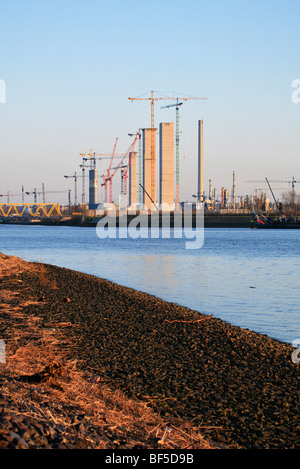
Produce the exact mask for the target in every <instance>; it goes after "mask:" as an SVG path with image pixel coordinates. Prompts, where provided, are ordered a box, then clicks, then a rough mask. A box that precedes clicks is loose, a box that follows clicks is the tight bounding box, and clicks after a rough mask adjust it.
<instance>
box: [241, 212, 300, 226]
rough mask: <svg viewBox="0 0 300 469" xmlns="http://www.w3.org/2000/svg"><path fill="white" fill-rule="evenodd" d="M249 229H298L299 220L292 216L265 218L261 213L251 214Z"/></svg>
mask: <svg viewBox="0 0 300 469" xmlns="http://www.w3.org/2000/svg"><path fill="white" fill-rule="evenodd" d="M250 223H251V228H258V229H267V228H273V229H297V228H298V229H299V228H300V220H299V219H298V218H297V217H294V216H293V215H291V216H288V217H286V216H285V215H281V216H276V217H266V216H264V215H263V214H261V213H255V212H253V213H252V214H251V216H250Z"/></svg>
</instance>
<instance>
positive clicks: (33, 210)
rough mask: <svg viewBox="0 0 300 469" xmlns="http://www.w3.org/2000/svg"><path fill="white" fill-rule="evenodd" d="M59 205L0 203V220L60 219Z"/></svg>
mask: <svg viewBox="0 0 300 469" xmlns="http://www.w3.org/2000/svg"><path fill="white" fill-rule="evenodd" d="M61 217H62V214H61V211H60V204H52V203H33V204H26V203H12V204H11V203H6V204H5V203H0V218H5V219H8V218H26V219H29V218H34V219H41V218H61Z"/></svg>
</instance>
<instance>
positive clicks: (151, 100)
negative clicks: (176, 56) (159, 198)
mask: <svg viewBox="0 0 300 469" xmlns="http://www.w3.org/2000/svg"><path fill="white" fill-rule="evenodd" d="M153 93H154V91H151V96H150V97H148V98H142V97H137V98H132V97H129V98H128V99H129V100H130V101H131V102H133V101H141V100H146V101H150V102H151V197H152V199H155V198H156V194H154V180H155V179H154V178H155V174H156V168H155V160H154V139H155V136H154V102H155V101H158V100H169V101H175V100H177V104H175V106H176V113H177V114H178V109H179V105H180V106H181V105H182V104H183V103H181V104H179V102H178V100H179V99H180V100H182V101H188V100H191V99H207V98H199V97H192V96H189V97H187V96H186V97H176V96H174V93H173V96H157V97H154V94H153ZM177 108H178V109H177ZM178 117H179V116H178ZM176 124H177V126H176V206H179V153H178V156H177V151H178V152H179V119H178V123H177V120H176Z"/></svg>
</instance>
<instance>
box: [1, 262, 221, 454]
mask: <svg viewBox="0 0 300 469" xmlns="http://www.w3.org/2000/svg"><path fill="white" fill-rule="evenodd" d="M25 270H31V271H32V270H34V271H35V273H36V274H37V275H39V277H40V278H41V279H44V281H45V282H47V277H46V275H45V270H44V268H43V267H42V266H41V268H40V267H39V266H38V265H34V266H33V265H32V264H27V263H26V262H24V261H21V260H20V259H18V258H15V257H8V256H3V255H2V254H0V279H4V278H8V277H9V276H16V275H18V274H20V273H21V272H24V271H25ZM8 280H9V281H7V287H5V289H3V290H0V302H1V308H0V318H1V317H4V316H5V314H6V315H9V320H8V328H9V333H8V334H7V335H6V337H7V339H5V340H6V363H5V364H0V369H1V371H2V372H3V373H5V374H6V376H7V377H9V379H11V381H12V382H15V383H16V384H15V386H16V389H15V392H14V393H13V394H11V392H10V391H9V389H11V388H7V389H5V386H4V388H2V393H4V395H5V392H6V393H9V392H10V396H9V397H10V399H12V400H13V402H14V403H15V407H16V406H19V408H20V409H22V411H20V414H23V415H27V416H30V417H31V418H35V419H38V420H39V421H40V422H43V421H44V422H45V421H49V420H50V421H53V422H54V423H55V425H59V426H60V427H61V428H67V427H68V425H69V423H68V422H67V421H66V415H65V412H64V409H67V408H68V407H69V406H75V408H76V409H77V411H78V412H81V413H84V414H85V415H86V416H87V417H88V418H89V421H90V423H91V424H92V425H93V426H94V427H97V429H98V433H99V434H101V435H104V437H103V439H101V443H99V442H98V443H97V448H102V449H105V448H109V447H110V446H109V444H111V440H109V439H107V438H105V434H106V432H113V433H114V434H115V435H116V438H117V439H118V438H119V439H120V440H121V439H122V438H124V437H126V438H127V440H128V438H129V439H130V440H132V441H133V442H135V443H137V444H138V443H142V444H143V445H144V447H148V448H153V446H151V443H149V445H150V446H147V441H148V440H149V441H151V438H152V442H153V437H156V442H157V440H158V439H159V440H158V442H157V443H156V447H159V448H161V449H164V448H173V449H183V448H189V449H216V447H217V446H215V445H213V444H211V443H209V442H208V441H207V440H205V438H204V437H203V436H202V434H201V432H200V429H199V427H197V426H195V425H194V423H193V422H190V423H186V424H179V423H178V422H176V421H174V420H173V421H170V420H166V419H165V418H163V417H162V416H160V415H158V414H156V413H155V412H154V411H153V410H152V409H151V408H150V407H148V406H147V404H146V403H144V402H139V401H135V400H131V399H128V398H127V397H126V396H125V395H124V394H123V393H122V392H121V391H120V390H118V389H112V387H111V386H110V385H109V384H108V382H107V381H106V380H105V379H104V378H103V377H101V376H93V374H92V373H91V372H88V371H80V370H79V368H78V367H77V363H76V362H75V361H72V360H67V361H66V358H65V355H64V353H63V352H62V351H65V350H68V349H69V350H70V349H72V343H69V342H68V339H66V335H65V334H64V333H63V330H64V329H65V327H68V324H67V323H66V324H65V325H64V327H63V326H61V327H55V328H49V327H45V326H44V325H43V324H42V323H41V321H40V320H39V317H37V316H33V315H30V314H28V313H27V312H26V310H25V309H24V308H25V307H26V305H28V304H29V303H30V302H32V300H31V299H30V298H28V300H27V301H26V302H23V303H19V304H15V303H16V302H15V301H14V304H13V305H12V304H11V302H12V301H13V300H15V299H16V296H17V293H16V292H14V291H12V290H11V289H10V286H11V285H13V282H12V280H13V279H8ZM53 288H55V286H53ZM4 321H5V319H4ZM20 325H21V327H19V326H20ZM49 365H50V366H52V365H57V368H54V369H55V370H56V371H54V372H53V374H49V375H48V376H47V379H45V380H43V381H42V382H41V383H40V384H39V385H38V386H39V387H40V388H41V389H42V390H43V393H46V394H47V395H48V398H49V397H50V399H51V402H52V404H53V408H57V407H59V406H60V407H61V409H62V412H61V414H59V413H57V412H56V413H55V415H54V413H53V412H51V407H49V406H47V408H45V407H43V405H42V403H41V402H40V400H39V399H36V398H34V396H35V392H36V385H33V384H30V383H28V382H22V381H21V382H19V381H15V378H16V377H24V376H25V375H27V376H28V375H29V376H30V375H33V374H36V373H43V370H45V369H46V368H47V367H49ZM31 391H32V392H31ZM24 408H25V409H28V410H25V411H24ZM87 438H88V437H87ZM152 444H153V443H152ZM157 444H158V446H157ZM145 445H146V446H145Z"/></svg>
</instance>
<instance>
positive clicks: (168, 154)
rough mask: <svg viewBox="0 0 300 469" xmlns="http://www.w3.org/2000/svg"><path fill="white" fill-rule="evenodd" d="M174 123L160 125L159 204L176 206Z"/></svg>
mask: <svg viewBox="0 0 300 469" xmlns="http://www.w3.org/2000/svg"><path fill="white" fill-rule="evenodd" d="M174 183H175V178H174V123H173V122H162V123H161V124H160V125H159V204H160V205H162V204H164V203H166V204H169V205H173V204H174Z"/></svg>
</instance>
